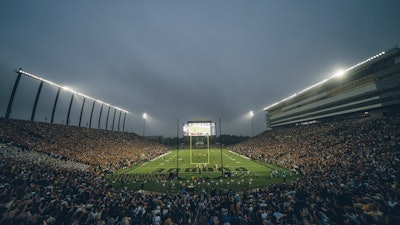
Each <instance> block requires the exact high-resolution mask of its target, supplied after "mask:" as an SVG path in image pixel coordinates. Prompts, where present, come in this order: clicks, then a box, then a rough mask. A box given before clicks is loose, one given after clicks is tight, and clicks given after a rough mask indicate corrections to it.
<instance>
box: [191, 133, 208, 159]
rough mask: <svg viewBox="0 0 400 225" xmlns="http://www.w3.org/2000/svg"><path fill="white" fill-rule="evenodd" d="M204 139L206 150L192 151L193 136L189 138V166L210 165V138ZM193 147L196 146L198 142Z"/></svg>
mask: <svg viewBox="0 0 400 225" xmlns="http://www.w3.org/2000/svg"><path fill="white" fill-rule="evenodd" d="M205 137H206V140H207V141H206V149H204V148H201V149H199V148H196V149H193V136H190V137H189V143H190V144H189V145H190V149H189V150H190V156H189V158H190V164H210V136H209V135H207V136H205ZM194 145H195V146H198V141H197V142H196V143H195V144H194ZM202 146H203V145H202Z"/></svg>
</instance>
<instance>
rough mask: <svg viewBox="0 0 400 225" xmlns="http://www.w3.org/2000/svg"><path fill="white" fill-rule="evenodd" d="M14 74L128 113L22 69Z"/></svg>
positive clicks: (123, 110)
mask: <svg viewBox="0 0 400 225" xmlns="http://www.w3.org/2000/svg"><path fill="white" fill-rule="evenodd" d="M15 72H16V73H21V74H24V75H26V76H28V77H32V78H34V79H36V80H40V81H43V82H45V83H48V84H50V85H53V86H56V87H58V88H61V89H63V90H66V91H69V92H71V93H73V94H77V95H80V96H82V97H84V98H87V99H90V100H93V101H96V102H99V103H101V104H104V105H106V106H109V107H112V108H114V109H117V110H119V111H122V112H125V113H129V112H128V111H127V110H125V109H121V108H118V107H116V106H112V105H110V104H108V103H105V102H103V101H100V100H98V99H95V98H92V97H90V96H87V95H85V94H82V93H79V92H77V91H74V90H72V89H70V88H69V87H67V86H61V85H59V84H56V83H54V82H52V81H49V80H46V79H44V78H41V77H38V76H36V75H33V74H31V73H29V72H26V71H23V70H22V69H18V70H15Z"/></svg>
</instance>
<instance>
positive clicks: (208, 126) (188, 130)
mask: <svg viewBox="0 0 400 225" xmlns="http://www.w3.org/2000/svg"><path fill="white" fill-rule="evenodd" d="M211 135H216V131H215V123H213V122H211V121H188V122H187V123H185V124H183V136H211Z"/></svg>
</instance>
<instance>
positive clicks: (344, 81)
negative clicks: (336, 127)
mask: <svg viewBox="0 0 400 225" xmlns="http://www.w3.org/2000/svg"><path fill="white" fill-rule="evenodd" d="M399 90H400V49H399V48H398V47H395V48H392V49H390V50H388V51H386V52H382V53H379V54H378V55H376V56H373V57H371V58H369V59H367V60H365V61H364V62H361V63H359V64H357V65H355V66H352V67H350V68H348V69H346V70H344V71H340V72H338V73H337V74H335V75H333V76H331V77H330V78H328V79H326V80H324V81H321V82H319V83H317V84H315V85H312V86H311V87H309V88H306V89H304V90H302V91H300V92H299V93H296V94H294V95H292V96H290V97H288V98H286V99H284V100H282V101H279V102H277V103H274V104H272V105H270V106H268V107H266V108H265V109H264V110H265V112H266V123H267V128H272V127H278V126H282V125H287V124H294V123H304V122H312V121H315V120H320V119H324V118H325V119H326V118H332V117H336V119H337V118H338V117H349V116H356V117H359V116H365V115H366V114H367V115H369V116H374V115H376V114H378V115H379V114H382V113H385V112H387V111H392V110H393V109H395V110H396V108H397V109H398V108H399V104H400V92H399Z"/></svg>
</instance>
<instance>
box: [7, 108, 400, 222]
mask: <svg viewBox="0 0 400 225" xmlns="http://www.w3.org/2000/svg"><path fill="white" fill-rule="evenodd" d="M131 135H133V134H123V133H119V132H107V131H101V130H90V129H86V128H77V127H67V126H62V125H49V124H42V123H35V122H29V121H17V120H0V140H1V142H2V143H3V144H1V146H0V150H1V154H0V157H1V158H0V159H1V162H0V214H1V215H2V216H1V219H0V224H96V225H97V224H107V225H109V224H110V225H111V224H125V225H126V224H149V225H150V224H151V225H152V224H155V225H159V224H165V225H170V224H194V223H195V221H197V220H196V215H198V218H200V219H199V220H198V224H208V225H218V224H220V225H222V224H224V225H229V224H231V225H234V224H247V225H256V224H257V225H258V224H262V225H278V224H279V225H289V224H292V225H293V224H304V225H309V224H323V225H325V224H338V225H340V224H346V225H352V224H360V225H364V224H365V225H372V224H398V222H399V221H400V216H399V215H400V202H399V198H400V195H399V187H398V182H399V174H398V173H399V169H400V156H399V152H400V117H399V115H398V114H395V115H392V116H391V117H382V118H376V119H372V118H364V119H359V120H355V121H340V122H339V121H336V122H321V123H316V124H312V125H307V126H305V125H298V126H291V127H282V128H276V129H274V130H273V131H266V132H264V133H262V134H260V135H258V136H257V137H255V138H252V139H249V140H247V141H245V142H242V143H240V144H237V145H235V146H233V147H232V150H233V151H234V152H237V153H239V154H242V155H245V156H247V157H249V158H252V159H254V160H262V161H267V162H271V163H273V164H276V165H280V166H283V167H285V168H288V169H290V170H292V171H293V172H298V173H301V174H302V175H303V176H302V178H300V179H299V180H297V181H295V182H293V183H287V182H284V181H282V183H279V184H273V185H270V186H267V187H264V188H259V189H256V190H244V191H242V192H235V191H233V190H219V189H217V188H211V189H209V190H204V191H203V192H202V193H199V194H191V193H176V194H173V193H168V192H165V193H143V192H134V191H131V190H127V189H124V188H123V189H115V188H113V187H112V185H111V184H109V183H108V182H107V181H105V180H102V179H101V178H100V176H99V172H98V170H96V168H103V169H111V170H114V169H115V168H118V167H120V166H129V164H130V163H136V162H139V161H140V160H150V159H152V158H154V157H157V156H159V155H162V154H164V153H165V152H166V151H167V150H166V149H165V148H164V147H163V146H159V145H157V144H153V143H148V142H143V140H141V139H140V138H139V137H137V136H134V135H133V136H131Z"/></svg>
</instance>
